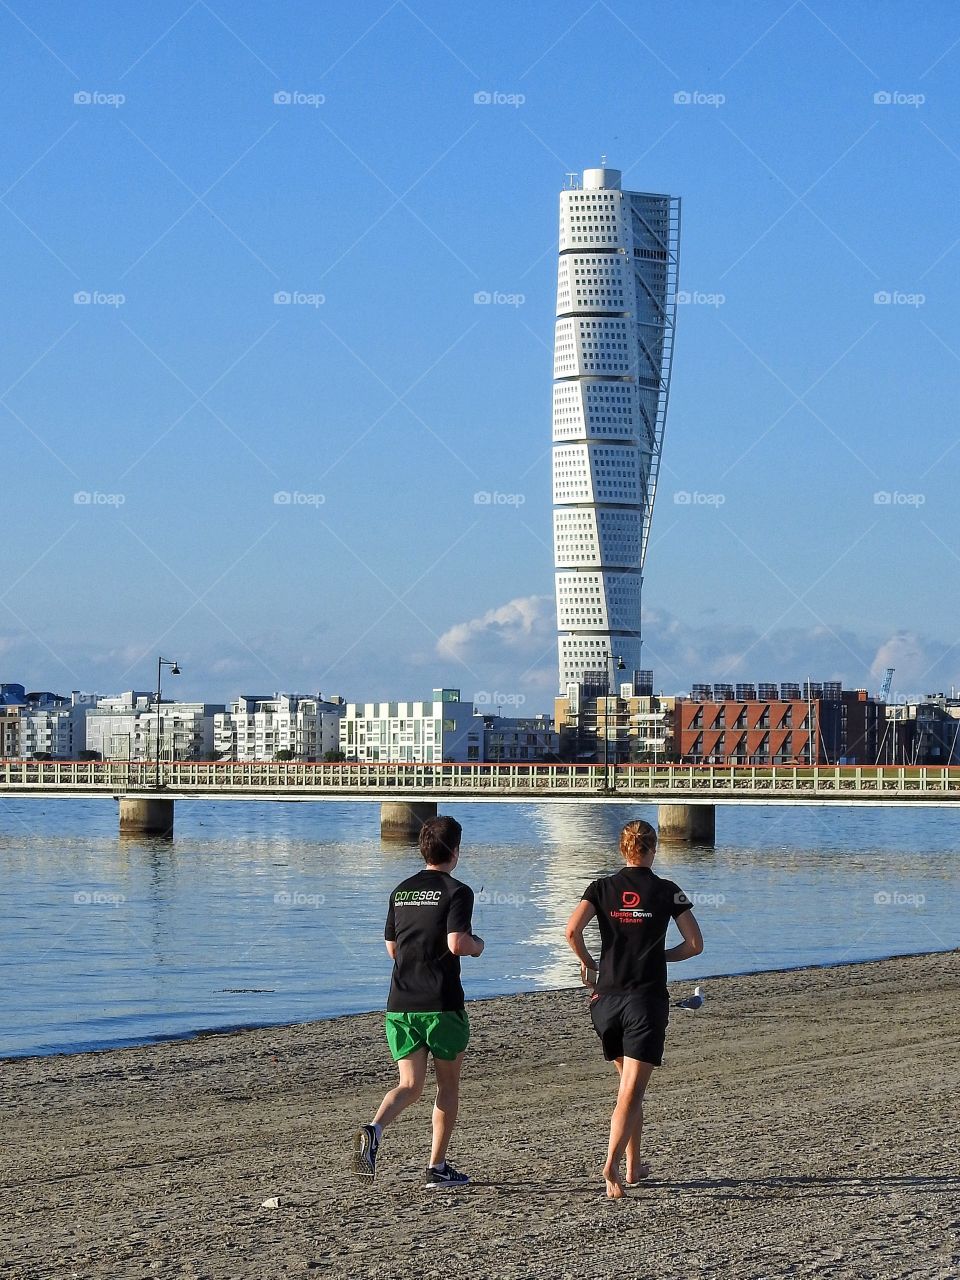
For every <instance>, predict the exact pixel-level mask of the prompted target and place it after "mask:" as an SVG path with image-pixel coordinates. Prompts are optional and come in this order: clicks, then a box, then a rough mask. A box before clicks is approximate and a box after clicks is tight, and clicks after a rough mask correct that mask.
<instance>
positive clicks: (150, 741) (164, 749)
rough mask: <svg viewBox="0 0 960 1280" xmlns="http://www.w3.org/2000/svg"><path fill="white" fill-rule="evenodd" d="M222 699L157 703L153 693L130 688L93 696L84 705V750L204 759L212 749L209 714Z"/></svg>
mask: <svg viewBox="0 0 960 1280" xmlns="http://www.w3.org/2000/svg"><path fill="white" fill-rule="evenodd" d="M223 711H224V705H223V703H222V702H221V703H211V702H167V701H166V700H163V701H161V703H160V716H159V726H158V723H157V701H156V694H153V693H140V692H137V691H136V690H130V691H128V692H126V693H120V694H116V695H115V696H113V697H108V698H99V699H98V700H97V703H96V706H93V707H89V708H88V709H87V717H86V749H87V750H88V751H97V752H99V754H100V756H101V758H102V759H104V760H156V759H157V737H158V728H159V741H160V759H162V760H209V759H211V758H212V757H213V751H214V745H213V743H214V719H215V717H216V716H217V715H219V714H221V713H222V712H223Z"/></svg>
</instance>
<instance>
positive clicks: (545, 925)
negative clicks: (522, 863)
mask: <svg viewBox="0 0 960 1280" xmlns="http://www.w3.org/2000/svg"><path fill="white" fill-rule="evenodd" d="M634 818H646V819H647V820H648V821H652V820H654V818H655V813H654V806H652V805H635V804H579V803H578V804H556V803H553V804H543V805H537V806H536V808H535V810H534V819H533V821H534V826H535V828H536V830H537V833H538V835H539V837H540V840H541V842H542V844H543V846H544V849H545V851H546V852H547V855H548V856H547V857H545V858H543V859H542V861H541V863H540V866H539V873H538V877H537V882H536V883H535V884H532V885H531V892H532V894H533V897H534V901H535V904H536V905H537V907H538V908H539V909H538V910H537V911H536V912H532V913H531V919H532V920H533V921H535V922H536V927H535V929H534V932H533V933H532V934H531V936H530V939H529V942H530V944H531V946H533V947H536V948H537V949H538V952H539V957H538V958H539V960H540V967H539V968H538V969H537V970H536V971H535V972H532V973H531V976H532V977H533V978H534V980H535V981H536V982H537V984H538V985H540V986H544V987H569V986H573V985H575V984H576V982H577V980H578V966H577V962H576V959H575V958H574V956H573V953H572V952H571V951H570V948H569V947H568V946H567V942H566V939H565V937H564V933H563V930H564V926H565V925H566V923H567V919H568V917H569V915H570V912H571V911H572V910H573V908H574V907H575V906H576V905H577V903H578V902H579V901H580V898H581V896H582V894H583V891H584V889H585V888H586V887H587V885H588V884H589V883H590V881H591V880H595V879H596V878H597V877H598V876H606V875H610V874H612V872H614V871H616V870H617V869H618V868H619V867H620V866H621V865H622V860H621V858H620V852H619V843H620V831H621V828H622V827H623V825H624V823H626V822H630V821H632V820H633V819H634ZM588 936H589V935H588Z"/></svg>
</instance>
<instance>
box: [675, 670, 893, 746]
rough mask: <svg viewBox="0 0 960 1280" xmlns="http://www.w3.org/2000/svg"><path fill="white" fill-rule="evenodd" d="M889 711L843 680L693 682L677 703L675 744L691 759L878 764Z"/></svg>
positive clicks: (875, 699)
mask: <svg viewBox="0 0 960 1280" xmlns="http://www.w3.org/2000/svg"><path fill="white" fill-rule="evenodd" d="M884 710H885V708H884V704H883V703H882V702H881V701H880V700H879V699H877V698H874V697H871V695H870V694H868V693H867V691H866V690H865V689H843V688H842V687H841V685H840V683H839V682H838V681H805V682H804V683H803V684H802V685H801V684H799V683H797V684H794V683H790V682H786V681H785V682H783V683H782V684H781V685H780V687H779V689H778V688H777V685H776V684H774V683H770V684H759V685H753V684H738V685H736V686H733V685H729V684H714V685H713V686H712V688H711V686H710V685H708V684H702V685H694V686H693V696H692V697H691V698H678V699H677V702H676V710H675V733H676V746H677V751H678V753H679V757H680V760H681V761H682V762H684V763H689V764H741V765H743V764H755V765H809V764H875V763H876V762H877V754H878V751H879V748H880V743H881V740H882V734H883V726H884V723H885V716H884Z"/></svg>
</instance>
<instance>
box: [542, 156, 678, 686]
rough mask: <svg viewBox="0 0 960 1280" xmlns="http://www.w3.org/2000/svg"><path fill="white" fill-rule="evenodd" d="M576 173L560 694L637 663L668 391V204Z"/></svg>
mask: <svg viewBox="0 0 960 1280" xmlns="http://www.w3.org/2000/svg"><path fill="white" fill-rule="evenodd" d="M606 160H607V158H606V156H605V155H604V156H602V157H601V167H600V168H599V169H586V170H584V174H583V184H582V188H578V187H576V186H571V188H570V189H567V190H564V191H562V192H561V194H560V264H559V273H558V278H557V324H556V337H555V345H554V388H553V504H554V515H553V537H554V563H555V566H556V592H557V629H558V632H559V659H560V672H559V675H560V680H559V684H560V692H561V693H565V692H566V690H567V685H568V684H570V683H571V682H584V678H585V676H586V678H587V681H588V682H590V681H591V680H594V679H596V678H597V677H598V676H601V677H602V679H603V680H605V679H606V673H607V670H608V662H609V657H610V655H611V654H613V655H615V656H616V657H618V658H622V659H623V664H624V667H625V668H626V675H627V678H628V679H632V676H633V672H634V671H635V670H637V669H638V668H639V667H640V588H641V582H642V576H643V564H644V559H645V556H646V549H647V539H648V536H649V531H650V517H651V515H652V512H653V501H654V496H655V493H656V483H657V474H658V471H659V463H660V451H661V447H662V444H663V431H664V425H665V422H666V412H667V398H668V393H669V389H670V364H671V357H672V354H673V335H674V327H675V321H676V294H677V273H678V266H679V236H680V201H679V199H678V198H677V197H675V196H667V195H648V194H645V193H641V192H635V191H621V190H620V179H621V174H620V171H619V169H609V168H607V164H606Z"/></svg>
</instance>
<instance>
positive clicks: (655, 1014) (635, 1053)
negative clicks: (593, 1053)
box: [590, 991, 670, 1067]
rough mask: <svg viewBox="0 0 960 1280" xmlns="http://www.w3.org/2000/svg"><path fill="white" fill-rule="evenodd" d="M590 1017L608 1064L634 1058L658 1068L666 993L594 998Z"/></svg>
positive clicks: (666, 1014)
mask: <svg viewBox="0 0 960 1280" xmlns="http://www.w3.org/2000/svg"><path fill="white" fill-rule="evenodd" d="M590 1017H591V1018H592V1019H593V1026H594V1030H595V1031H596V1033H597V1035H598V1036H599V1037H600V1043H601V1044H602V1045H603V1056H604V1057H605V1058H606V1059H607V1061H608V1062H612V1061H613V1060H614V1058H623V1057H627V1058H638V1059H639V1060H640V1061H641V1062H649V1063H650V1064H651V1065H652V1066H654V1067H659V1066H660V1065H661V1063H662V1062H663V1042H664V1038H665V1036H666V1033H667V1023H668V1022H669V1020H670V998H669V996H668V995H667V994H666V992H660V991H654V992H650V993H648V992H640V991H632V992H628V993H626V994H623V995H605V996H604V995H595V996H594V997H593V999H592V1000H591V1001H590Z"/></svg>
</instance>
